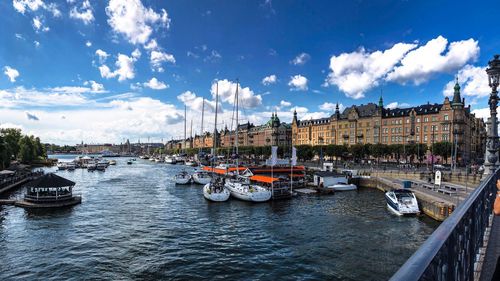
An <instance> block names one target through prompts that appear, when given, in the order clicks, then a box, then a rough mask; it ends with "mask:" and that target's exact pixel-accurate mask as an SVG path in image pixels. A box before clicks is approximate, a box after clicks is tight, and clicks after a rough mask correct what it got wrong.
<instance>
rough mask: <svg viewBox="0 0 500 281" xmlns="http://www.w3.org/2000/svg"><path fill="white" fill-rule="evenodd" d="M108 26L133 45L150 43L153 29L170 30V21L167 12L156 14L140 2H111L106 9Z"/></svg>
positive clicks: (162, 10) (135, 0) (131, 0)
mask: <svg viewBox="0 0 500 281" xmlns="http://www.w3.org/2000/svg"><path fill="white" fill-rule="evenodd" d="M106 14H107V15H108V24H109V25H110V26H111V27H112V28H113V30H114V31H115V32H116V33H119V34H122V35H124V36H125V38H126V39H127V40H128V41H129V42H130V43H132V44H145V43H146V42H148V40H149V37H150V36H151V34H152V32H153V29H154V28H157V27H160V26H161V27H166V28H167V29H168V28H169V25H170V19H169V17H168V14H167V11H166V10H165V9H161V13H156V12H155V11H154V10H153V9H151V8H146V7H144V6H143V5H142V2H141V1H140V0H111V1H109V4H108V6H107V7H106Z"/></svg>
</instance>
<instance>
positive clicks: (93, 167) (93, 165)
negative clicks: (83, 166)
mask: <svg viewBox="0 0 500 281" xmlns="http://www.w3.org/2000/svg"><path fill="white" fill-rule="evenodd" d="M95 170H97V163H92V162H89V163H87V171H90V172H92V171H95Z"/></svg>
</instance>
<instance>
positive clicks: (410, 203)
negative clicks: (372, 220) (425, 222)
mask: <svg viewBox="0 0 500 281" xmlns="http://www.w3.org/2000/svg"><path fill="white" fill-rule="evenodd" d="M385 199H386V201H387V208H389V210H391V211H392V212H393V213H395V214H396V215H398V216H402V215H418V214H419V213H420V209H419V208H418V201H417V197H415V194H413V192H411V191H410V190H407V189H395V190H391V191H388V192H386V193H385Z"/></svg>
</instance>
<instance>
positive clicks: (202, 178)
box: [193, 171, 212, 185]
mask: <svg viewBox="0 0 500 281" xmlns="http://www.w3.org/2000/svg"><path fill="white" fill-rule="evenodd" d="M211 180H212V176H211V175H210V173H209V172H206V171H196V172H194V173H193V181H194V183H197V184H203V185H205V184H207V183H210V181H211Z"/></svg>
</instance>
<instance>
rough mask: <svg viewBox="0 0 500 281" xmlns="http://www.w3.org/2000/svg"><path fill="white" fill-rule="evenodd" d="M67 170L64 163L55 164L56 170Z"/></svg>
mask: <svg viewBox="0 0 500 281" xmlns="http://www.w3.org/2000/svg"><path fill="white" fill-rule="evenodd" d="M67 168H68V166H67V165H66V163H64V162H59V163H57V169H58V170H60V171H63V170H66V169H67Z"/></svg>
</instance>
